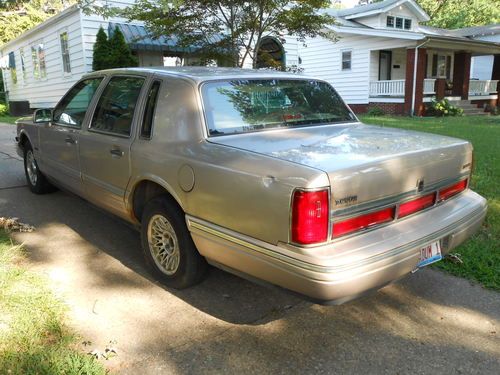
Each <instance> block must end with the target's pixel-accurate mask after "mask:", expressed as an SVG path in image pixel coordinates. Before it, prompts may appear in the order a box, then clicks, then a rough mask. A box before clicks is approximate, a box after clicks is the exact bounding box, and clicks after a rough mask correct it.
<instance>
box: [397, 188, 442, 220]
mask: <svg viewBox="0 0 500 375" xmlns="http://www.w3.org/2000/svg"><path fill="white" fill-rule="evenodd" d="M435 201H436V193H432V194H429V195H426V196H423V197H420V198H417V199H414V200H412V201H409V202H405V203H401V204H400V205H399V214H398V217H405V216H408V215H411V214H413V213H415V212H418V211H420V210H423V209H425V208H428V207H431V206H433V205H434V202H435Z"/></svg>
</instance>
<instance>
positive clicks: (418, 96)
mask: <svg viewBox="0 0 500 375" xmlns="http://www.w3.org/2000/svg"><path fill="white" fill-rule="evenodd" d="M426 55H427V50H426V49H425V48H419V49H418V53H417V56H418V57H417V61H415V48H412V49H407V50H406V77H405V103H404V111H405V113H406V114H409V115H413V114H414V115H415V116H422V115H423V114H424V103H423V98H424V78H425V71H426V68H427V66H426V64H425V63H426ZM415 64H416V67H417V72H416V73H417V74H416V80H415V100H414V99H413V84H414V82H413V76H414V73H415ZM413 103H414V104H413ZM412 106H413V108H414V113H412Z"/></svg>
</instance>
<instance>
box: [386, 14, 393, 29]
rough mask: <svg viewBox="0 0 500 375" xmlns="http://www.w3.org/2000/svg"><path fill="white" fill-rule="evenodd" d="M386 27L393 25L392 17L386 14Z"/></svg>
mask: <svg viewBox="0 0 500 375" xmlns="http://www.w3.org/2000/svg"><path fill="white" fill-rule="evenodd" d="M387 27H394V17H393V16H387Z"/></svg>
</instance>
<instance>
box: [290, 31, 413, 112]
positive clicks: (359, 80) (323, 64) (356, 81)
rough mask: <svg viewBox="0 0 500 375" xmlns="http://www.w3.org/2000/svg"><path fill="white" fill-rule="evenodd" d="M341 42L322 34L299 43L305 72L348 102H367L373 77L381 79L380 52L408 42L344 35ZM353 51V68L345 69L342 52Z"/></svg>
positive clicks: (400, 46)
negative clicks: (318, 79) (328, 38)
mask: <svg viewBox="0 0 500 375" xmlns="http://www.w3.org/2000/svg"><path fill="white" fill-rule="evenodd" d="M339 37H340V39H339V41H337V42H335V43H334V42H331V41H329V40H326V39H324V38H321V37H317V38H309V39H307V40H306V46H302V45H299V49H298V50H299V56H300V57H301V59H302V64H301V65H300V66H301V67H302V68H304V73H305V74H308V75H313V76H316V77H318V78H322V79H324V80H326V81H328V82H329V83H331V84H332V85H333V86H334V87H335V89H336V90H337V91H338V92H339V94H340V95H341V96H342V97H343V98H344V100H345V101H346V102H347V103H348V104H366V103H368V97H369V82H370V80H377V79H378V52H376V51H379V50H388V49H393V48H403V47H405V46H406V45H407V44H408V42H407V41H405V40H400V39H391V38H382V37H367V36H364V35H349V34H341V35H339ZM345 50H350V51H352V61H351V69H350V70H342V68H341V58H342V57H341V56H342V51H345Z"/></svg>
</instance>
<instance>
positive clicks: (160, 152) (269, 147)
mask: <svg viewBox="0 0 500 375" xmlns="http://www.w3.org/2000/svg"><path fill="white" fill-rule="evenodd" d="M17 126H18V129H17V132H18V134H17V141H18V146H19V153H20V154H21V155H22V156H23V157H24V165H25V171H26V177H27V181H28V184H29V187H30V189H31V190H32V191H33V192H34V193H37V194H42V193H47V192H50V191H52V190H53V187H54V186H58V187H61V188H64V189H67V190H70V191H72V192H74V193H76V194H78V195H80V196H81V197H83V198H85V199H87V200H88V201H90V202H92V203H94V204H95V205H98V206H100V207H102V208H104V209H105V210H108V211H109V212H111V213H113V214H115V215H117V216H120V217H121V218H123V219H125V220H127V221H130V222H132V223H134V224H135V225H136V226H137V228H139V229H140V231H141V238H142V247H143V251H144V255H145V259H146V262H147V264H148V265H149V266H150V268H151V271H152V272H153V273H154V275H155V276H156V277H157V278H158V279H160V280H161V281H163V282H164V283H165V285H167V286H171V287H174V288H185V287H188V286H191V285H193V284H195V283H197V282H199V281H200V280H202V278H203V276H204V275H205V273H206V269H207V263H208V264H211V265H214V266H216V267H220V268H222V269H224V270H227V271H229V272H232V273H235V274H238V275H241V276H243V277H246V278H249V279H253V280H259V281H265V282H267V283H269V284H273V285H276V286H279V287H283V288H285V289H288V290H291V291H293V292H296V293H298V294H300V295H303V296H306V297H309V298H310V299H312V300H314V301H317V302H321V303H342V302H345V301H348V300H350V299H353V298H355V297H358V296H360V295H362V294H364V293H366V292H368V291H371V290H375V289H378V288H381V287H382V286H384V285H386V284H388V283H390V282H392V281H394V280H397V279H399V278H400V277H402V276H404V275H407V274H409V273H411V272H413V271H416V270H418V269H420V268H421V267H424V266H426V265H428V264H430V263H433V262H436V261H439V260H440V259H441V258H442V257H443V255H444V254H446V253H448V252H449V251H450V250H451V249H453V248H454V247H456V246H457V245H459V244H460V243H462V242H463V241H464V240H465V239H467V238H468V237H469V236H471V235H472V234H473V233H474V232H475V231H476V230H477V229H478V228H479V227H480V225H481V223H482V221H483V219H484V217H485V214H486V201H485V199H484V198H482V197H481V196H479V195H478V194H476V193H474V192H473V191H471V190H470V189H469V182H470V177H471V170H472V160H473V155H472V154H473V150H472V146H471V144H470V143H469V142H467V141H464V140H460V139H455V138H449V137H444V136H438V135H431V134H424V133H419V132H412V131H404V130H397V129H389V128H383V127H378V126H369V125H364V124H361V123H360V122H359V121H358V119H357V118H356V116H355V115H354V114H353V113H352V112H351V110H350V109H349V108H348V107H347V106H346V105H345V104H344V102H343V101H342V99H341V98H340V97H339V95H338V94H337V93H336V91H335V90H334V89H333V88H332V86H331V85H329V84H328V83H327V82H325V81H322V80H319V79H315V78H309V77H305V76H301V75H295V74H288V73H278V72H271V71H255V70H241V69H219V68H214V69H210V68H168V69H167V68H148V69H147V68H137V69H121V70H109V71H101V72H94V73H92V74H89V75H87V76H85V77H83V78H82V79H81V80H80V81H79V82H78V83H76V85H75V86H74V87H73V88H71V89H70V90H69V92H68V93H67V94H66V95H65V96H64V97H63V98H62V99H61V101H60V102H59V104H57V106H56V107H55V108H54V109H51V110H44V109H42V110H37V111H36V112H35V113H34V116H33V118H32V119H31V118H30V119H23V120H20V121H19V122H18V125H17Z"/></svg>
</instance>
